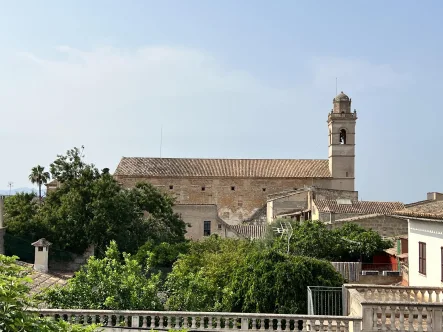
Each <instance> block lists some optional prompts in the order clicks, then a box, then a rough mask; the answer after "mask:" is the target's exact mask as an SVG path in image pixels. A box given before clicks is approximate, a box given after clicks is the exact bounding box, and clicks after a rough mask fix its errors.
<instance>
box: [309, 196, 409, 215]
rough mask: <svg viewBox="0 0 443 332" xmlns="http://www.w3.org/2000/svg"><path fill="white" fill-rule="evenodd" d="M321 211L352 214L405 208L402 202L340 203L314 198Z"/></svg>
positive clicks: (387, 211) (387, 212)
mask: <svg viewBox="0 0 443 332" xmlns="http://www.w3.org/2000/svg"><path fill="white" fill-rule="evenodd" d="M314 202H315V205H316V206H317V208H318V210H319V211H320V212H335V213H350V214H351V213H352V214H390V213H391V212H393V211H397V210H401V209H403V208H404V205H403V203H400V202H372V201H351V204H339V203H338V202H337V201H336V200H319V199H316V200H314Z"/></svg>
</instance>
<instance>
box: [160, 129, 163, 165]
mask: <svg viewBox="0 0 443 332" xmlns="http://www.w3.org/2000/svg"><path fill="white" fill-rule="evenodd" d="M162 145H163V125H161V126H160V158H161V157H162Z"/></svg>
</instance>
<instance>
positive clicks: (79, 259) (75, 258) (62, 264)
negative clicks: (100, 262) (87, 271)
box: [49, 245, 94, 272]
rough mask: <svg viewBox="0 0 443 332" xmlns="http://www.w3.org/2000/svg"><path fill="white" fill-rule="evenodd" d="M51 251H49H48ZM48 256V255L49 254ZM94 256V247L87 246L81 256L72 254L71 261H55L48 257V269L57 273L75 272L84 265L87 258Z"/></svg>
mask: <svg viewBox="0 0 443 332" xmlns="http://www.w3.org/2000/svg"><path fill="white" fill-rule="evenodd" d="M49 250H51V249H49ZM49 255H50V253H49ZM93 255H94V246H92V245H91V246H89V247H88V248H87V249H86V251H85V252H84V253H83V255H76V254H72V260H71V261H67V262H66V261H57V260H53V259H51V256H50V257H49V269H50V270H52V271H58V272H75V271H78V270H80V268H81V267H82V266H83V265H85V264H86V263H87V261H88V259H89V257H91V256H93Z"/></svg>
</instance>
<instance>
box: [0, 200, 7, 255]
mask: <svg viewBox="0 0 443 332" xmlns="http://www.w3.org/2000/svg"><path fill="white" fill-rule="evenodd" d="M4 200H5V197H4V196H0V255H4V254H5V239H4V237H5V231H6V228H5V220H4V218H5V212H4V211H5V203H4Z"/></svg>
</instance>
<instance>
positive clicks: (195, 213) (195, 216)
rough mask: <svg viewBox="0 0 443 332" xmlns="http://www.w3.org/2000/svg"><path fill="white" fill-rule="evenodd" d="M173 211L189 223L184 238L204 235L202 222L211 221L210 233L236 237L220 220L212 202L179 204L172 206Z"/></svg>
mask: <svg viewBox="0 0 443 332" xmlns="http://www.w3.org/2000/svg"><path fill="white" fill-rule="evenodd" d="M174 212H175V213H178V214H179V215H180V216H181V218H182V220H183V221H184V222H185V223H187V224H190V225H191V226H190V227H187V229H186V231H187V233H186V235H185V236H186V238H187V239H192V240H199V239H202V238H203V237H204V232H203V230H204V222H205V221H210V222H211V234H217V235H219V236H220V237H223V238H225V237H237V236H236V234H235V233H233V232H232V231H231V230H230V228H229V227H227V226H226V224H225V223H224V222H223V221H222V220H220V218H219V217H218V213H217V206H216V205H214V204H192V205H191V204H187V205H185V204H179V205H175V206H174Z"/></svg>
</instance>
